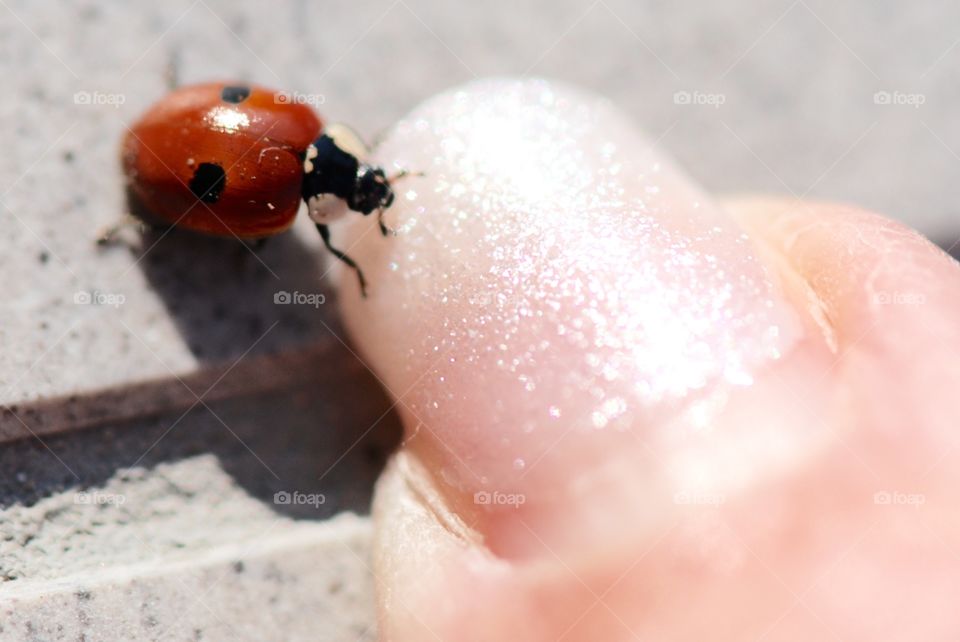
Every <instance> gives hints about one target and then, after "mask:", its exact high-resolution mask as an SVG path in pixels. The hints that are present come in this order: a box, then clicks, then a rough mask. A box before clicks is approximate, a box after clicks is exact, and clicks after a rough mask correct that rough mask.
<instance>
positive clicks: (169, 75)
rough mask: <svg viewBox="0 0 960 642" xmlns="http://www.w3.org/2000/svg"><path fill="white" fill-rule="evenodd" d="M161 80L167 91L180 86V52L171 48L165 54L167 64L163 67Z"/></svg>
mask: <svg viewBox="0 0 960 642" xmlns="http://www.w3.org/2000/svg"><path fill="white" fill-rule="evenodd" d="M163 81H164V84H166V85H167V91H173V90H174V89H176V88H177V87H179V86H180V52H179V51H176V50H173V51H171V52H170V53H169V54H168V55H167V64H166V65H164V68H163Z"/></svg>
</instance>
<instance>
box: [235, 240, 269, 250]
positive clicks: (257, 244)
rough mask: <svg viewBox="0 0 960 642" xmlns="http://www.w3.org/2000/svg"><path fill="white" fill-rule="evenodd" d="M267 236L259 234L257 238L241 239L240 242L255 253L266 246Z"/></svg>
mask: <svg viewBox="0 0 960 642" xmlns="http://www.w3.org/2000/svg"><path fill="white" fill-rule="evenodd" d="M267 240H268V237H266V236H261V237H260V238H258V239H253V240H241V241H240V242H241V243H243V245H244V246H245V247H246V248H247V249H248V250H250V251H251V252H253V253H257V252H259V251H260V250H262V249H263V248H265V247H266V246H267Z"/></svg>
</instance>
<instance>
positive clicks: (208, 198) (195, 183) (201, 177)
mask: <svg viewBox="0 0 960 642" xmlns="http://www.w3.org/2000/svg"><path fill="white" fill-rule="evenodd" d="M226 186H227V173H226V172H224V171H223V168H222V167H220V166H219V165H217V164H216V163H200V164H199V165H197V169H196V171H195V172H193V178H191V179H190V191H191V192H193V194H194V196H196V197H197V198H199V199H200V200H201V201H203V202H204V203H216V202H217V201H218V200H220V194H221V193H222V192H223V188H224V187H226Z"/></svg>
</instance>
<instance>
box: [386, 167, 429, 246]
mask: <svg viewBox="0 0 960 642" xmlns="http://www.w3.org/2000/svg"><path fill="white" fill-rule="evenodd" d="M407 176H424V173H423V172H411V171H410V170H408V169H401V170H400V171H398V172H395V173H393V174H391V175H390V176H388V177H387V183H388V184H389V185H391V186H392V185H393V184H394V183H396V182H397V181H399V180H400V179H402V178H406V177H407ZM391 200H393V198H392V197H391ZM386 209H387V208H386V206H383V207H380V208H379V209H378V210H377V224H378V225H379V226H380V233H381V234H383V235H384V236H396V235H397V230H396V228H393V227H390V226H388V225H387V224H386V223H385V222H384V221H383V213H384V211H386Z"/></svg>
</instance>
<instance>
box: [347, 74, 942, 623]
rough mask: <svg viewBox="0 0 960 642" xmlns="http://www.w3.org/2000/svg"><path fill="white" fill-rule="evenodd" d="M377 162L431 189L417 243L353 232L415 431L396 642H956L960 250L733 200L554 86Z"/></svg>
mask: <svg viewBox="0 0 960 642" xmlns="http://www.w3.org/2000/svg"><path fill="white" fill-rule="evenodd" d="M704 153H709V150H705V152H704ZM376 160H377V161H379V162H381V163H383V164H384V165H385V166H387V167H406V168H411V169H415V170H420V171H423V172H424V173H425V175H424V176H423V177H409V178H406V179H404V181H403V182H401V183H399V184H398V185H397V190H398V198H397V203H396V205H395V206H394V207H392V208H391V209H390V210H389V212H388V222H390V223H391V224H392V225H395V226H397V227H398V228H399V231H398V235H397V236H396V237H394V238H390V239H386V240H385V239H383V238H381V237H380V236H379V234H378V233H377V231H376V223H375V221H372V220H370V219H354V220H353V222H352V223H351V224H350V227H349V228H341V229H338V230H337V233H338V234H337V240H338V241H339V243H340V244H341V245H342V246H343V247H349V248H350V252H351V254H352V255H353V256H354V258H356V259H357V261H358V262H359V263H360V264H361V265H362V266H363V267H364V268H365V270H366V273H367V277H368V280H369V282H370V298H369V299H368V300H366V301H361V300H360V298H359V296H358V293H357V288H356V282H355V280H354V279H353V275H352V274H349V273H344V274H341V277H342V279H341V282H342V285H343V287H342V288H341V291H342V294H343V297H342V304H343V309H344V312H345V315H346V318H347V322H348V327H349V328H350V331H351V334H352V336H353V338H354V340H355V344H356V345H357V346H358V347H359V352H360V355H361V358H362V359H363V360H364V362H365V363H366V364H368V365H369V366H370V367H371V368H372V369H373V370H374V371H375V372H376V373H377V376H378V377H380V378H381V380H382V381H383V383H384V385H385V386H386V387H387V388H388V389H389V390H390V392H391V393H392V394H393V395H394V396H395V398H397V400H398V402H397V409H398V410H399V412H400V414H401V416H402V417H403V420H404V423H405V426H406V429H407V440H406V442H405V445H404V447H403V449H402V451H401V452H400V453H399V454H397V455H396V456H395V457H394V459H393V461H392V463H391V465H390V466H389V468H388V470H387V472H386V473H385V475H384V477H383V479H382V480H381V481H380V484H379V486H378V490H377V498H376V504H375V511H374V512H375V521H376V531H377V537H376V545H375V549H376V550H375V560H374V562H375V565H374V570H375V572H376V576H377V583H378V589H379V603H380V630H381V636H382V637H383V639H387V640H396V641H398V642H404V641H407V640H416V641H424V640H434V639H441V640H458V641H462V640H545V641H550V642H552V641H555V640H568V641H574V640H633V639H639V640H696V641H702V640H769V641H774V640H829V639H837V640H848V641H850V640H857V641H859V640H864V641H867V640H870V641H875V640H925V641H934V640H956V639H958V638H960V615H958V614H957V610H956V605H957V604H960V519H958V514H960V513H958V511H957V506H958V505H960V503H958V499H960V497H958V495H960V483H958V482H960V480H958V476H960V450H957V449H955V448H954V446H955V441H956V438H955V437H954V432H955V430H954V427H955V425H956V423H957V419H956V395H957V391H958V390H960V355H958V346H960V270H958V267H957V265H956V264H955V263H954V262H953V261H952V260H951V259H949V258H948V257H946V256H945V255H944V254H943V253H942V252H941V251H940V250H938V249H937V248H936V247H934V246H933V245H932V244H930V243H929V242H928V241H926V240H924V239H923V238H922V237H921V236H919V235H918V234H916V233H914V232H912V231H910V230H908V229H906V228H904V227H903V226H901V225H898V224H896V223H893V222H891V221H889V220H887V219H884V218H882V217H880V216H877V215H874V214H870V213H867V212H863V211H860V210H856V209H853V208H849V207H843V206H837V205H828V204H810V203H800V202H792V201H786V200H775V199H770V200H741V201H733V202H729V203H725V204H723V205H721V204H718V203H717V202H716V201H713V200H711V199H710V198H709V197H708V196H706V195H705V194H704V193H703V192H701V191H700V190H699V189H698V188H697V187H696V186H694V185H693V184H691V182H690V181H689V180H688V179H687V178H685V177H684V176H683V175H682V174H681V173H679V172H678V170H677V169H675V168H674V167H672V166H671V165H670V163H669V161H667V160H665V159H664V158H662V156H661V153H660V152H659V151H657V150H655V149H652V148H651V147H650V146H649V144H648V143H647V142H646V141H645V139H644V138H643V137H642V135H641V134H639V133H638V132H637V130H636V129H635V128H634V126H633V125H632V124H631V123H630V122H629V121H628V119H627V118H625V117H624V116H623V115H622V114H621V113H619V112H618V111H616V110H615V109H614V108H613V107H611V106H610V105H608V104H607V103H606V102H604V101H603V100H601V99H598V98H596V97H594V96H591V95H589V94H584V93H580V92H578V91H576V90H573V89H570V88H568V87H564V86H557V85H550V84H547V83H544V82H540V81H523V82H521V81H509V80H500V81H484V82H479V83H474V84H471V85H469V86H466V87H464V88H461V89H459V90H456V91H454V92H450V93H447V94H444V95H441V96H438V97H436V98H434V99H431V100H430V101H428V102H427V103H426V104H424V105H423V106H421V107H420V108H418V109H417V110H416V111H415V112H414V113H413V114H412V115H410V116H409V117H408V118H407V119H405V120H404V121H402V122H401V123H400V124H398V125H397V127H396V128H394V130H393V131H392V132H391V134H390V135H389V136H388V137H387V139H386V141H385V142H384V144H383V145H382V146H381V148H380V149H379V151H378V153H377V159H376ZM488 499H489V502H486V500H488Z"/></svg>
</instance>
